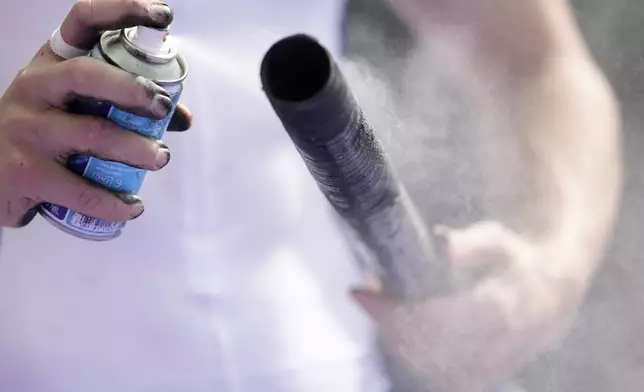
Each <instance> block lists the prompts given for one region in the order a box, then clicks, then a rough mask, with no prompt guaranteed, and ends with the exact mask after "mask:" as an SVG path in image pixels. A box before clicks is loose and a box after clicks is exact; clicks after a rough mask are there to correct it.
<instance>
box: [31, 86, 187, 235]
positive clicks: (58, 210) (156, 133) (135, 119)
mask: <svg viewBox="0 0 644 392" xmlns="http://www.w3.org/2000/svg"><path fill="white" fill-rule="evenodd" d="M180 95H181V93H180V92H178V93H176V94H175V95H173V96H172V97H171V98H172V102H173V108H172V110H171V111H170V113H169V114H168V116H167V117H166V118H164V119H163V120H151V119H149V118H146V117H141V116H137V115H134V114H131V113H127V112H124V111H122V110H120V109H118V108H116V107H113V106H112V105H110V104H107V103H105V102H96V101H94V102H82V103H79V104H77V105H76V106H75V107H74V112H76V113H79V114H90V115H94V116H100V117H106V118H107V119H108V120H110V121H112V122H114V123H116V124H118V125H120V126H121V127H123V128H125V129H128V130H130V131H133V132H136V133H138V134H140V135H142V136H146V137H150V138H153V139H161V138H162V137H163V134H164V133H165V131H166V129H167V128H168V125H169V124H170V120H171V119H172V115H173V114H174V111H175V109H176V106H177V103H178V102H179V97H180ZM67 167H68V168H69V170H71V171H72V172H74V173H76V174H78V175H80V176H83V177H85V178H87V179H88V180H90V181H92V182H94V183H96V184H99V185H101V186H104V187H106V188H108V189H110V190H112V191H116V192H123V193H129V194H137V193H138V192H139V190H140V189H141V186H142V185H143V180H144V179H145V174H146V173H147V170H143V169H137V168H134V167H131V166H128V165H124V164H122V163H118V162H109V161H104V160H102V159H98V158H94V157H90V156H87V155H75V156H72V157H70V158H69V159H68V163H67ZM42 209H43V213H44V214H46V215H47V216H48V217H49V218H50V219H53V220H54V221H56V222H57V223H59V224H62V225H63V226H65V227H67V228H68V229H71V230H72V231H74V232H79V233H82V234H84V235H89V236H94V237H109V236H112V235H117V234H118V232H119V231H120V230H121V229H122V228H123V226H124V225H125V223H123V222H108V221H102V220H99V219H95V218H91V217H88V216H84V215H82V214H79V213H77V212H74V211H70V210H69V209H67V208H65V207H62V206H57V205H54V204H50V203H45V204H43V207H42Z"/></svg>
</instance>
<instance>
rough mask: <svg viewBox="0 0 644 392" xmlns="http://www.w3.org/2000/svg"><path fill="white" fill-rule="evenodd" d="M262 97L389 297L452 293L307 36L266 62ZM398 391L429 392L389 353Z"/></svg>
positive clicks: (419, 226)
mask: <svg viewBox="0 0 644 392" xmlns="http://www.w3.org/2000/svg"><path fill="white" fill-rule="evenodd" d="M261 78H262V84H263V86H264V91H265V93H266V95H267V97H268V99H269V101H270V103H271V105H272V106H273V109H274V110H275V112H276V113H277V116H278V117H279V118H280V120H281V121H282V124H283V125H284V128H285V129H286V131H287V133H288V134H289V136H290V138H291V140H292V141H293V143H294V144H295V147H296V148H297V150H298V152H299V153H300V155H301V156H302V158H303V159H304V162H305V164H306V166H307V167H308V169H309V171H310V172H311V174H312V175H313V178H314V179H315V180H316V182H317V183H318V186H319V187H320V190H321V191H322V193H323V194H324V195H325V196H326V198H327V199H328V200H329V202H330V204H331V205H332V206H333V208H334V209H335V211H336V212H337V213H338V215H339V216H340V217H341V218H342V220H343V221H344V222H345V224H346V226H347V227H349V228H351V232H352V235H353V237H354V239H355V240H356V241H358V242H359V245H360V247H361V248H362V250H363V251H362V252H360V254H361V255H362V256H363V257H362V259H363V260H361V261H362V262H365V263H366V264H370V265H369V268H370V269H372V271H375V272H376V273H377V274H378V275H379V278H380V280H381V282H382V284H383V288H384V290H386V291H387V292H388V293H389V294H390V295H392V296H394V297H397V298H400V299H404V300H407V301H414V300H420V299H423V298H427V297H428V296H430V295H435V294H438V293H442V292H444V291H446V289H448V288H449V280H448V279H447V277H448V274H447V271H446V267H445V265H444V263H442V262H440V261H439V259H438V258H437V257H435V254H434V249H433V242H432V241H431V239H430V238H429V236H428V234H427V230H426V228H425V225H424V223H423V222H422V221H421V220H420V219H419V216H418V214H417V213H416V210H415V208H414V206H413V204H412V203H411V202H410V200H409V199H408V197H407V196H406V192H405V190H404V188H403V186H402V185H401V184H400V182H399V181H398V180H397V179H396V176H395V175H394V171H393V169H392V168H391V166H390V164H389V162H388V160H387V157H386V155H385V153H384V150H383V148H382V146H381V145H380V143H379V141H378V139H377V138H376V136H375V134H374V131H373V129H372V128H371V127H370V126H369V124H368V123H367V121H366V119H365V116H364V115H363V112H362V110H361V108H360V107H359V105H358V103H357V102H356V100H355V98H354V96H353V95H352V93H351V91H350V90H349V87H348V85H347V83H346V81H345V79H344V76H343V75H342V73H341V72H340V69H339V67H338V65H337V64H336V63H335V61H333V59H332V58H331V56H330V54H329V53H328V51H327V50H326V49H325V48H324V47H323V46H321V45H320V44H319V43H318V42H317V41H316V40H315V39H314V38H312V37H309V36H306V35H301V34H300V35H295V36H291V37H287V38H285V39H283V40H281V41H279V42H277V43H276V44H275V45H273V46H272V47H271V48H270V50H269V51H268V53H267V54H266V56H265V57H264V60H263V62H262V68H261ZM383 353H384V354H385V355H384V357H385V362H386V364H385V368H386V372H387V373H388V376H389V379H390V380H391V384H392V388H393V389H392V391H396V392H398V391H400V392H425V391H427V390H428V388H427V382H426V380H422V379H421V378H420V377H417V376H416V375H415V374H412V371H411V369H410V368H409V367H407V366H406V365H405V364H404V363H402V362H401V361H400V360H398V358H397V357H396V356H394V355H389V354H388V353H387V352H386V351H384V352H383Z"/></svg>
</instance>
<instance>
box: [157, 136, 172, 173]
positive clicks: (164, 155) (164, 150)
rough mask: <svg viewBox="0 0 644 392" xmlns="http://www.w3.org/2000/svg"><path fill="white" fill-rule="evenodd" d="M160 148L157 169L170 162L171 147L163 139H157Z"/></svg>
mask: <svg viewBox="0 0 644 392" xmlns="http://www.w3.org/2000/svg"><path fill="white" fill-rule="evenodd" d="M157 144H158V145H159V150H158V151H157V169H159V170H161V169H163V168H164V167H166V166H167V165H168V163H170V158H171V155H170V149H169V148H168V145H167V144H165V143H164V142H163V141H161V140H157Z"/></svg>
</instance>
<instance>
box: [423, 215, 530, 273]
mask: <svg viewBox="0 0 644 392" xmlns="http://www.w3.org/2000/svg"><path fill="white" fill-rule="evenodd" d="M434 237H435V240H436V244H437V246H438V248H439V252H440V253H441V254H443V255H445V257H446V258H447V259H448V260H449V262H450V263H451V264H452V265H453V266H454V267H456V268H460V267H465V268H479V267H491V266H495V265H498V264H501V263H506V262H508V260H509V259H511V256H512V255H513V254H515V252H517V251H519V249H520V247H521V246H523V242H522V240H521V239H520V238H519V237H518V236H517V235H516V234H515V233H514V232H512V231H510V230H508V229H507V228H506V227H505V226H503V225H501V224H500V223H498V222H479V223H476V224H474V225H472V226H470V227H468V228H465V229H450V228H447V227H444V226H437V227H436V228H435V229H434Z"/></svg>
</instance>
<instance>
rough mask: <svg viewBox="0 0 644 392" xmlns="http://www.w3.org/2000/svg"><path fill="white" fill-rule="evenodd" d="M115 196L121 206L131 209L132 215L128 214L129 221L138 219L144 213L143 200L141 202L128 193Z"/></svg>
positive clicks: (138, 198) (135, 196)
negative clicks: (121, 203) (119, 200)
mask: <svg viewBox="0 0 644 392" xmlns="http://www.w3.org/2000/svg"><path fill="white" fill-rule="evenodd" d="M116 196H117V197H118V198H119V199H121V201H122V202H123V204H126V205H128V206H132V207H133V209H132V214H130V219H136V218H138V217H140V216H141V215H142V214H143V212H144V211H145V207H144V206H143V200H141V198H140V197H138V196H137V195H132V194H129V193H117V194H116Z"/></svg>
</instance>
